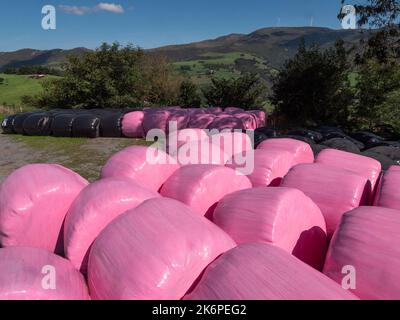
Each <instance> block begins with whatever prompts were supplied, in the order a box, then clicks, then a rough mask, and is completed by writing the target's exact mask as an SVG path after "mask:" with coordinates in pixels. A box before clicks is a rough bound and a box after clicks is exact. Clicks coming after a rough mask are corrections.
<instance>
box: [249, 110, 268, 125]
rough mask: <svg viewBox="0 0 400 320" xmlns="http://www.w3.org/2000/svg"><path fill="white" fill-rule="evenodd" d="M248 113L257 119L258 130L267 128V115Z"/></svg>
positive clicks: (252, 111) (263, 113)
mask: <svg viewBox="0 0 400 320" xmlns="http://www.w3.org/2000/svg"><path fill="white" fill-rule="evenodd" d="M247 113H249V114H251V115H253V116H254V117H255V118H256V120H257V126H258V128H261V127H265V126H266V123H267V114H266V113H265V112H264V111H260V110H251V111H248V112H247Z"/></svg>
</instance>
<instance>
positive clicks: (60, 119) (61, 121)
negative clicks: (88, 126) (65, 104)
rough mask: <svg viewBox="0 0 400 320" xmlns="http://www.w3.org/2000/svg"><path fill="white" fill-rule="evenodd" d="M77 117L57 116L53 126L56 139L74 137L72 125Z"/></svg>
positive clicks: (70, 114) (65, 114) (63, 114)
mask: <svg viewBox="0 0 400 320" xmlns="http://www.w3.org/2000/svg"><path fill="white" fill-rule="evenodd" d="M76 117H77V116H76V114H74V113H60V114H57V115H55V116H54V118H53V122H52V124H51V134H52V135H53V136H55V137H72V125H73V123H74V121H75V118H76Z"/></svg>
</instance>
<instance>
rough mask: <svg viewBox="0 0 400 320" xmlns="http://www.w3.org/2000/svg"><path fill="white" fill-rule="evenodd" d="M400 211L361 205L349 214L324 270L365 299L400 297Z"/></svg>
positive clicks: (338, 230) (344, 220) (341, 227)
mask: <svg viewBox="0 0 400 320" xmlns="http://www.w3.org/2000/svg"><path fill="white" fill-rule="evenodd" d="M399 228H400V211H398V210H393V209H386V208H378V207H362V208H358V209H355V210H353V211H351V212H348V213H346V214H345V215H344V216H343V218H342V220H341V223H340V225H339V227H338V229H337V231H336V233H335V235H334V237H333V239H332V243H331V245H330V249H329V252H328V255H327V259H326V263H325V268H324V273H325V274H326V275H327V276H329V277H330V278H332V279H333V280H335V281H336V282H338V283H339V284H344V285H346V287H348V288H349V289H350V290H351V291H352V292H353V293H354V294H356V295H357V296H358V297H359V298H361V299H366V300H377V299H379V300H398V299H400V275H399V270H400V233H399Z"/></svg>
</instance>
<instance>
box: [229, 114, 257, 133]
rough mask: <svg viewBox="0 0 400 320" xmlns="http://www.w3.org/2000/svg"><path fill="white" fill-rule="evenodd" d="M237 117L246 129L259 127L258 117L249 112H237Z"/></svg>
mask: <svg viewBox="0 0 400 320" xmlns="http://www.w3.org/2000/svg"><path fill="white" fill-rule="evenodd" d="M235 118H237V119H240V120H241V121H242V123H243V128H244V129H245V130H256V129H257V128H258V124H257V120H256V118H255V117H254V116H253V115H251V114H249V113H237V114H235Z"/></svg>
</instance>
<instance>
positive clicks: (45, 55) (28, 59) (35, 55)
mask: <svg viewBox="0 0 400 320" xmlns="http://www.w3.org/2000/svg"><path fill="white" fill-rule="evenodd" d="M86 51H90V50H89V49H86V48H74V49H71V50H63V49H53V50H36V49H21V50H17V51H13V52H0V71H4V70H6V69H8V68H19V67H22V66H33V65H43V66H49V67H51V66H53V67H59V66H60V65H61V64H62V63H63V62H65V61H66V59H67V56H68V55H71V54H78V55H79V54H82V53H83V52H86Z"/></svg>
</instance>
